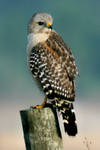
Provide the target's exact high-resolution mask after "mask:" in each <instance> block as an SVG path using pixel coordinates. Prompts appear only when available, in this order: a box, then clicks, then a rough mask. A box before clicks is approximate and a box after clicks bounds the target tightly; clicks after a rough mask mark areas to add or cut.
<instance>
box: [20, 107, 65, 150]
mask: <svg viewBox="0 0 100 150" xmlns="http://www.w3.org/2000/svg"><path fill="white" fill-rule="evenodd" d="M20 114H21V120H22V126H23V132H24V139H25V144H26V150H63V143H62V136H61V131H60V127H59V122H58V117H57V112H56V109H55V108H53V107H45V108H42V109H32V108H30V109H28V110H22V111H20Z"/></svg>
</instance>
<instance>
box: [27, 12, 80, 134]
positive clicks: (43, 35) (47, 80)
mask: <svg viewBox="0 0 100 150" xmlns="http://www.w3.org/2000/svg"><path fill="white" fill-rule="evenodd" d="M52 23H53V19H52V17H51V15H50V14H48V13H35V14H34V15H33V16H32V17H31V19H30V21H29V23H28V44H27V57H28V59H27V61H28V68H29V71H30V72H31V74H32V76H33V78H34V79H35V80H36V82H37V84H39V87H40V88H42V90H43V92H44V93H45V98H44V102H43V104H42V105H40V106H37V108H42V107H44V106H45V104H46V101H47V99H48V100H49V101H50V102H51V104H53V105H54V106H56V108H57V109H58V111H59V112H60V113H61V114H62V117H63V122H64V129H65V132H67V133H68V135H70V136H75V135H76V134H77V124H76V117H75V113H74V108H73V101H74V100H75V84H74V79H75V76H76V75H77V74H78V71H77V67H76V65H75V59H74V57H73V54H72V52H71V50H70V48H69V47H68V46H67V45H66V44H65V42H64V41H63V39H62V38H61V37H60V35H59V34H58V33H57V32H56V31H55V30H53V29H52Z"/></svg>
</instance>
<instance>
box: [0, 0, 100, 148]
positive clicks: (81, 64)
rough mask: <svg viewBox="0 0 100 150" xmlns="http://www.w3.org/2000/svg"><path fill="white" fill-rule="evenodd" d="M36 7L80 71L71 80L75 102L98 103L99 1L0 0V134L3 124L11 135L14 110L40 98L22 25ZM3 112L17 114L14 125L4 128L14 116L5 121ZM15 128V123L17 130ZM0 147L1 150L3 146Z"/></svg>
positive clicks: (34, 102) (36, 10) (26, 21)
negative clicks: (50, 20)
mask: <svg viewBox="0 0 100 150" xmlns="http://www.w3.org/2000/svg"><path fill="white" fill-rule="evenodd" d="M40 11H42V12H47V13H50V14H51V15H52V16H53V18H54V24H53V28H54V29H55V30H56V31H57V32H58V33H59V34H60V35H61V36H62V37H63V39H64V41H65V42H66V43H67V44H68V45H69V47H70V48H71V49H72V51H73V53H74V56H75V58H76V64H77V66H78V70H79V73H80V77H77V79H76V89H77V98H76V99H77V103H78V102H79V103H80V102H83V100H84V102H87V100H89V103H90V104H91V103H93V105H94V104H95V103H97V105H98V103H99V96H100V1H99V0H95V1H94V0H84V1H83V0H55V1H54V0H0V110H1V112H2V113H1V114H2V117H1V118H2V121H4V122H3V123H2V125H1V128H0V130H1V131H2V132H1V133H2V136H3V135H4V132H3V131H4V130H5V129H4V127H6V128H7V129H6V131H5V132H6V133H7V132H8V130H9V133H10V132H13V133H15V129H16V124H17V120H18V118H17V117H18V116H17V115H19V114H17V115H16V112H15V111H19V110H20V109H23V108H27V107H29V106H30V105H33V104H37V103H40V101H41V100H40V99H41V93H39V91H38V89H37V87H36V85H35V83H34V81H33V79H32V77H31V75H30V74H29V72H28V69H27V62H26V59H27V56H26V46H27V23H28V21H29V19H30V17H31V16H32V14H33V13H35V12H40ZM42 99H43V98H42ZM41 102H42V101H41ZM6 111H7V113H8V114H9V115H10V116H12V114H14V115H15V116H16V121H15V123H16V124H13V123H12V124H10V123H9V125H8V126H4V124H7V123H8V122H9V121H11V122H13V119H14V117H13V116H12V120H9V119H8V120H7V119H6V117H5V116H6V115H5V116H3V115H4V113H5V112H6ZM4 118H5V119H4ZM8 118H9V117H8ZM20 126H21V125H20V124H17V131H19V128H20ZM12 130H13V131H12ZM2 136H1V137H2ZM1 139H2V138H1ZM0 149H1V150H5V148H4V147H3V146H2V147H0ZM10 150H11V147H10ZM13 150H14V148H13ZM17 150H18V149H17Z"/></svg>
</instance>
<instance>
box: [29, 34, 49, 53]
mask: <svg viewBox="0 0 100 150" xmlns="http://www.w3.org/2000/svg"><path fill="white" fill-rule="evenodd" d="M48 37H49V34H47V33H36V34H34V33H30V34H29V35H28V37H27V38H28V44H27V53H28V54H29V53H30V51H31V49H32V48H33V47H34V46H36V45H37V44H38V43H40V42H45V41H46V40H47V39H48Z"/></svg>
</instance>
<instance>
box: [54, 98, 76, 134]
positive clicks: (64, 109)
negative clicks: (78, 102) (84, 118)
mask: <svg viewBox="0 0 100 150" xmlns="http://www.w3.org/2000/svg"><path fill="white" fill-rule="evenodd" d="M55 105H56V106H57V108H58V111H59V112H61V114H62V117H63V123H64V130H65V132H67V133H68V135H69V136H75V135H76V134H77V132H78V131H77V124H76V117H75V113H74V108H73V104H72V103H70V102H68V101H64V100H59V101H55Z"/></svg>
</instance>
